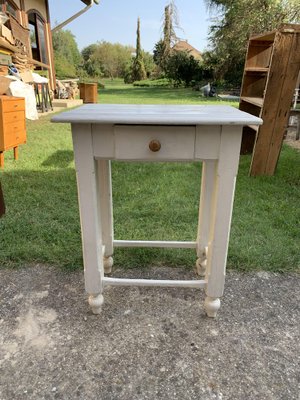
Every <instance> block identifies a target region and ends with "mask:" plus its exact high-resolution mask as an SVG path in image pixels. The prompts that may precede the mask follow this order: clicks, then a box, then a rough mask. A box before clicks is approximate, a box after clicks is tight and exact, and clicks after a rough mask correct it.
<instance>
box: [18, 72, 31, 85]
mask: <svg viewBox="0 0 300 400" xmlns="http://www.w3.org/2000/svg"><path fill="white" fill-rule="evenodd" d="M20 77H21V78H22V81H23V82H25V83H31V82H33V76H32V72H31V71H30V69H28V70H26V71H24V72H20Z"/></svg>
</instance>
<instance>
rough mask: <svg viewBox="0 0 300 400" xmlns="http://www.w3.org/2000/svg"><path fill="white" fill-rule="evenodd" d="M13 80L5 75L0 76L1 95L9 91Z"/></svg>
mask: <svg viewBox="0 0 300 400" xmlns="http://www.w3.org/2000/svg"><path fill="white" fill-rule="evenodd" d="M11 82H12V80H11V79H9V78H5V76H0V95H1V94H5V93H6V92H7V91H8V89H9V85H10V84H11Z"/></svg>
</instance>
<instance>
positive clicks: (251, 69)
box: [245, 67, 269, 72]
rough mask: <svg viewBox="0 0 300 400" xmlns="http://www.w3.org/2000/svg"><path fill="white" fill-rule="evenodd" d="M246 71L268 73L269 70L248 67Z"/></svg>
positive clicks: (266, 68)
mask: <svg viewBox="0 0 300 400" xmlns="http://www.w3.org/2000/svg"><path fill="white" fill-rule="evenodd" d="M245 71H246V72H268V71H269V68H268V67H246V68H245Z"/></svg>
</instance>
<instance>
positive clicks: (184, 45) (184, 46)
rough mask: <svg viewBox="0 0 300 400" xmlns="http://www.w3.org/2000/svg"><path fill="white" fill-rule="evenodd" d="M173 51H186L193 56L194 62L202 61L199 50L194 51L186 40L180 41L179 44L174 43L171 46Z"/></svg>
mask: <svg viewBox="0 0 300 400" xmlns="http://www.w3.org/2000/svg"><path fill="white" fill-rule="evenodd" d="M173 50H175V51H186V52H188V53H189V54H190V55H191V56H193V57H194V58H195V59H196V60H199V61H201V60H202V54H201V53H200V51H199V50H197V49H195V47H193V46H191V45H190V44H189V43H188V41H187V40H180V41H179V42H177V43H175V44H174V46H173Z"/></svg>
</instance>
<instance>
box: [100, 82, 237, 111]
mask: <svg viewBox="0 0 300 400" xmlns="http://www.w3.org/2000/svg"><path fill="white" fill-rule="evenodd" d="M103 83H104V84H105V89H103V90H99V100H98V102H99V103H102V104H105V103H108V104H118V103H124V104H130V103H134V104H199V102H200V103H201V104H224V103H225V104H227V105H233V106H238V103H237V102H232V101H222V100H218V99H214V98H205V97H202V96H201V95H200V93H199V92H197V91H196V90H192V89H190V88H188V89H186V88H171V87H136V86H133V85H131V84H127V85H125V84H124V83H123V81H122V80H120V79H115V80H113V81H111V80H105V81H103Z"/></svg>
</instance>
